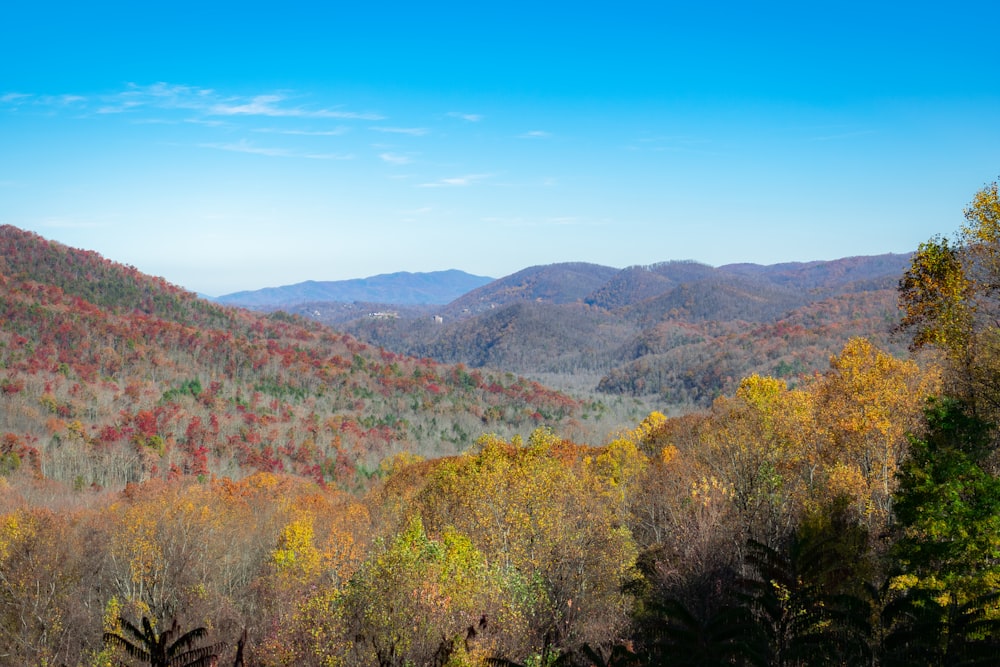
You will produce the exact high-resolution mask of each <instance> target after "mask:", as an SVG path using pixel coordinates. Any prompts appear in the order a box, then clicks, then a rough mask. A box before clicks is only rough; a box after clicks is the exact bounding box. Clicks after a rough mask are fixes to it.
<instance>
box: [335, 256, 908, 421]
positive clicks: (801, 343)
mask: <svg viewBox="0 0 1000 667" xmlns="http://www.w3.org/2000/svg"><path fill="white" fill-rule="evenodd" d="M908 265H909V256H908V255H892V254H890V255H880V256H874V257H851V258H844V259H840V260H834V261H828V262H803V263H786V264H777V265H773V266H760V265H754V264H732V265H726V266H722V267H718V268H713V267H710V266H707V265H704V264H698V263H695V262H663V263H660V264H654V265H651V266H645V267H629V268H626V269H622V270H617V269H612V268H610V267H603V266H599V265H593V264H554V265H551V266H542V267H532V268H529V269H525V270H524V271H520V272H518V273H515V274H513V275H511V276H508V277H506V278H501V279H500V280H497V281H494V282H493V283H490V284H488V285H485V286H483V287H480V288H478V289H476V290H474V291H472V292H470V293H469V294H466V295H464V296H463V297H461V298H459V299H457V300H456V301H454V302H452V303H450V304H448V305H446V306H443V307H441V308H440V309H437V310H435V309H428V310H425V311H422V312H419V313H411V314H407V315H404V314H403V313H399V317H398V318H393V319H374V318H370V317H364V318H359V319H355V320H353V321H349V320H348V319H346V318H342V319H340V320H339V321H337V326H338V327H340V328H342V330H344V331H347V332H350V333H351V334H352V335H354V336H357V337H358V338H359V339H361V340H365V341H368V342H370V343H372V344H375V345H379V346H382V347H385V348H386V349H391V350H394V351H396V352H399V353H406V354H413V355H417V356H422V357H429V358H432V359H435V360H438V361H447V362H450V363H455V362H461V363H465V364H467V365H469V366H473V367H491V368H498V369H502V370H506V371H510V372H515V373H524V374H528V375H537V376H542V375H544V376H545V377H546V380H547V382H549V383H556V384H559V385H560V386H564V387H574V388H579V387H580V380H579V378H581V377H588V378H589V377H592V376H596V377H597V378H598V380H597V381H595V382H596V389H598V390H599V391H602V392H605V393H624V394H628V395H635V396H640V395H648V396H657V397H659V400H661V401H666V402H669V403H671V404H673V405H675V406H681V405H691V404H695V405H705V404H707V403H708V402H709V401H711V400H712V398H714V397H715V396H718V395H720V394H722V393H725V392H727V391H731V390H732V389H733V388H734V386H735V382H737V381H738V379H739V378H741V377H744V376H746V375H748V374H750V373H754V372H757V373H763V374H768V375H776V376H778V377H782V378H785V379H787V380H790V381H793V382H794V380H795V379H796V378H797V377H798V376H800V375H802V374H809V373H813V372H816V371H821V370H824V369H825V368H826V366H827V363H828V360H829V357H830V355H832V354H834V353H835V352H837V351H838V350H839V349H840V348H841V347H843V345H844V343H846V341H847V340H848V339H850V338H852V337H855V336H865V337H868V338H870V339H872V340H873V341H874V342H875V343H876V344H878V345H879V346H881V347H882V348H883V349H887V350H894V351H896V352H898V353H902V352H903V351H904V349H905V347H906V343H907V341H906V340H904V339H902V338H898V337H895V336H894V335H893V334H892V329H893V327H894V325H895V323H896V321H897V319H898V312H897V308H896V284H897V283H898V280H899V277H900V276H901V275H902V273H903V271H904V270H905V269H906V267H907V266H908ZM316 312H318V311H316ZM320 319H323V318H322V317H320Z"/></svg>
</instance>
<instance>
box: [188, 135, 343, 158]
mask: <svg viewBox="0 0 1000 667" xmlns="http://www.w3.org/2000/svg"><path fill="white" fill-rule="evenodd" d="M198 146H199V147H200V148H212V149H215V150H220V151H230V152H233V153H249V154H251V155H265V156H267V157H292V158H306V159H309V160H352V159H354V156H353V155H351V154H339V153H307V152H302V151H293V150H289V149H287V148H270V147H266V146H255V145H254V144H252V143H250V142H249V141H247V140H246V139H240V140H239V141H237V142H235V143H204V144H198Z"/></svg>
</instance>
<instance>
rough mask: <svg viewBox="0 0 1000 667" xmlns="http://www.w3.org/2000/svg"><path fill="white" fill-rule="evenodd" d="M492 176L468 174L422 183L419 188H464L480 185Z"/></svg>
mask: <svg viewBox="0 0 1000 667" xmlns="http://www.w3.org/2000/svg"><path fill="white" fill-rule="evenodd" d="M490 176H491V174H467V175H465V176H454V177H452V178H442V179H441V180H439V181H434V182H432V183H421V184H419V185H418V186H417V187H418V188H462V187H465V186H468V185H472V184H473V183H478V182H480V181H482V180H483V179H486V178H489V177H490Z"/></svg>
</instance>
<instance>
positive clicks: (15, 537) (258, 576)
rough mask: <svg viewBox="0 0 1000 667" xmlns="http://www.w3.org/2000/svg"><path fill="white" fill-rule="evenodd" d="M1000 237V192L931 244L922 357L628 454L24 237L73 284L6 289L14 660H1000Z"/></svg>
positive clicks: (838, 298)
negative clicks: (99, 285) (89, 281)
mask: <svg viewBox="0 0 1000 667" xmlns="http://www.w3.org/2000/svg"><path fill="white" fill-rule="evenodd" d="M998 222H1000V197H998V194H997V188H996V186H995V185H994V186H992V187H991V188H986V189H985V190H983V191H982V192H980V193H979V194H978V195H977V197H976V199H975V200H974V201H973V204H972V206H971V207H970V210H969V212H968V213H967V225H966V226H965V227H963V228H962V230H960V232H959V233H958V234H957V235H956V237H955V239H954V240H948V239H944V238H941V237H937V238H935V239H932V240H930V241H928V242H927V243H925V244H922V245H921V247H920V248H919V249H918V251H917V252H916V253H915V254H914V256H913V257H912V259H911V261H910V263H909V265H908V266H907V268H906V269H905V271H904V272H903V277H902V280H901V281H900V284H899V290H898V293H897V297H898V304H899V306H900V311H901V312H902V315H903V317H902V320H901V322H900V324H901V326H902V327H903V328H904V329H905V330H906V331H907V332H909V334H910V336H911V338H912V341H913V345H912V349H911V350H909V351H907V352H906V353H903V354H898V355H894V354H891V353H889V352H888V351H887V350H885V349H881V348H880V346H878V345H876V344H875V343H873V342H872V341H871V340H868V339H866V338H860V337H854V338H850V339H849V340H848V341H847V342H846V343H845V344H844V345H843V346H841V348H839V349H838V350H837V352H836V354H834V355H833V356H832V357H831V358H830V359H829V360H828V362H827V364H826V365H825V367H824V368H823V370H822V371H821V372H818V373H815V374H810V375H803V376H800V377H798V378H797V381H796V383H795V384H794V386H793V385H791V384H789V383H788V382H786V381H785V380H784V379H782V378H778V377H773V376H769V375H765V374H751V375H748V376H745V377H741V378H739V379H738V380H736V381H735V383H736V388H735V390H734V391H733V392H731V393H726V394H724V395H721V396H718V397H716V398H715V399H714V400H712V401H711V402H710V404H709V406H708V407H707V408H705V409H703V410H698V411H691V412H689V413H687V414H683V415H679V416H674V417H669V418H668V417H666V416H665V415H664V414H662V413H661V412H659V411H654V412H652V413H650V414H648V415H647V416H645V418H643V419H641V420H636V422H635V423H634V424H632V425H631V426H630V427H629V428H627V429H623V430H621V431H620V432H616V433H614V434H611V435H609V436H608V437H606V438H600V439H597V438H594V437H592V436H588V435H585V431H584V430H583V429H582V427H581V424H583V422H584V421H585V415H586V414H587V413H588V412H591V411H593V410H594V409H595V406H593V405H581V404H580V403H578V402H576V401H573V400H572V399H570V398H568V397H566V396H564V395H562V394H559V393H556V392H551V391H548V390H545V389H544V388H542V387H541V386H539V385H536V384H533V383H531V382H528V381H525V380H518V379H517V378H515V377H513V376H503V377H496V376H492V375H489V374H486V373H478V372H476V371H469V370H467V369H466V368H464V367H459V366H442V365H437V364H435V363H433V362H429V361H417V360H413V359H409V358H405V357H402V356H399V355H395V354H393V353H388V352H380V351H378V350H375V349H373V348H369V347H367V346H365V345H362V344H360V343H358V342H357V341H356V340H354V339H353V338H350V337H346V336H343V335H341V334H334V333H332V332H330V331H328V330H326V329H324V328H322V327H321V326H319V325H317V324H314V323H308V322H303V321H299V320H297V319H295V318H291V317H290V316H287V315H278V316H269V317H264V316H258V315H253V314H250V313H247V312H244V311H236V310H228V309H223V308H219V307H217V306H212V305H210V304H205V303H204V302H200V301H197V300H196V299H195V298H194V297H193V295H190V294H186V293H184V292H182V291H180V290H177V289H176V288H173V287H171V286H169V285H165V284H163V283H162V281H157V280H154V279H149V278H147V277H145V276H141V275H139V274H138V273H136V272H134V271H133V270H129V269H123V268H121V267H116V266H115V265H113V264H112V263H110V262H107V261H106V260H103V259H101V258H100V257H97V256H96V255H93V254H91V253H79V252H78V251H73V250H70V249H68V248H65V247H63V246H60V245H58V244H53V243H50V242H47V241H44V240H43V239H40V238H38V237H36V236H34V235H30V234H25V233H24V232H20V231H18V230H15V229H12V228H3V229H2V230H0V237H2V238H3V239H4V241H3V242H4V243H5V244H7V247H9V248H24V249H25V253H26V254H27V253H31V254H32V257H34V261H36V262H43V263H46V264H49V265H55V266H62V267H63V268H62V269H61V270H54V269H51V268H50V267H46V268H44V269H41V273H33V272H32V271H33V270H32V268H31V267H30V266H27V265H25V266H22V264H23V263H24V262H26V261H27V260H23V259H22V256H21V255H20V254H19V253H17V254H15V255H11V256H9V257H7V260H8V261H7V262H6V264H5V265H4V267H3V269H4V271H3V275H2V279H0V297H2V298H0V307H2V309H3V310H2V314H3V320H2V322H3V331H2V334H0V344H2V347H0V360H2V368H0V377H2V379H0V409H2V411H0V418H2V420H3V422H2V425H0V665H12V666H13V665H67V666H71V667H73V666H75V667H108V666H109V665H111V666H113V665H126V666H128V667H138V666H139V665H149V666H150V667H157V666H159V665H163V664H171V665H176V664H182V665H187V667H201V666H203V665H233V666H234V667H248V666H252V667H258V666H259V667H264V666H267V667H277V666H287V667H292V666H309V667H311V666H317V667H320V666H322V667H330V666H343V667H354V666H359V667H368V666H371V667H375V666H378V667H387V666H392V667H406V666H410V665H412V666H421V667H423V666H427V667H446V666H447V667H480V666H481V667H497V666H502V667H509V666H510V665H515V666H517V665H531V666H533V667H542V666H545V667H555V666H556V665H569V666H570V667H594V666H595V665H601V666H608V667H610V666H612V665H614V666H616V667H622V666H625V665H629V666H638V665H643V666H644V665H691V666H695V665H737V666H740V667H748V666H751V665H753V666H760V665H766V666H770V665H774V666H782V667H811V666H813V665H816V666H820V665H873V666H875V667H882V666H885V667H888V666H894V665H922V666H928V667H929V666H936V665H992V664H998V661H1000V608H998V600H1000V587H998V582H1000V520H998V517H1000V478H998V476H997V475H998V472H1000V458H998V451H1000V450H998V442H1000V437H998V431H997V424H998V423H1000V421H998V419H1000V393H998V389H997V385H996V382H995V378H996V376H997V369H1000V342H998V341H1000V331H998V328H997V324H996V322H997V318H996V316H997V313H998V312H1000V288H998V287H997V286H998V285H1000V268H998V267H1000V263H997V262H996V261H995V260H996V258H997V257H1000V235H998V233H997V230H998V229H1000V224H997V223H998ZM826 268H829V267H824V271H825V270H826ZM49 274H53V275H49ZM56 274H57V275H56ZM73 275H77V276H93V277H101V278H100V279H101V280H104V281H105V284H106V285H107V289H108V290H118V291H120V292H121V293H122V294H123V295H125V298H124V299H123V300H122V301H121V302H118V301H116V300H115V299H113V298H110V297H107V298H106V300H105V301H104V302H103V305H98V303H97V302H98V301H100V295H99V294H97V293H94V292H91V294H90V297H91V298H85V297H84V296H82V294H83V293H84V292H85V291H86V290H93V288H92V287H86V286H82V285H79V284H78V281H77V280H75V279H73V278H72V277H70V276H73ZM35 276H39V277H40V276H46V277H47V280H46V281H45V282H42V281H40V280H38V279H36V277H35ZM58 276H62V277H61V278H60V277H58ZM119 282H124V283H125V284H122V285H119V284H118V283H119ZM56 283H58V284H56ZM640 291H641V290H640ZM855 297H857V298H858V299H860V301H858V302H853V301H852V299H853V298H855ZM866 303H867V301H866V300H865V299H864V298H862V297H861V296H859V295H857V294H853V293H851V292H849V291H848V292H847V293H845V294H837V295H833V296H831V297H829V298H827V299H826V300H822V301H820V302H819V303H818V304H817V305H814V306H812V307H810V308H804V309H800V310H798V311H796V312H795V313H794V314H793V315H790V316H788V317H787V318H784V319H782V320H781V321H780V322H779V323H775V322H758V323H755V324H753V325H752V326H759V327H762V328H768V327H770V328H771V329H770V332H771V333H770V337H771V338H773V339H775V340H777V339H778V338H780V337H781V336H782V335H783V333H782V332H784V331H786V330H787V331H792V330H794V328H795V327H797V326H798V327H803V328H804V329H806V330H807V331H808V330H809V327H811V326H815V327H817V328H818V329H821V328H822V326H823V325H825V324H827V323H830V322H834V323H839V322H842V321H843V319H844V317H845V313H854V312H855V311H856V312H857V314H858V315H857V316H858V317H862V316H863V314H864V313H865V312H867V311H866V310H865V308H866V306H864V305H863V304H866ZM538 305H539V304H537V303H535V304H529V303H524V304H521V306H520V307H522V308H525V309H526V312H525V313H524V314H523V315H522V316H521V318H518V321H519V320H520V319H522V318H525V317H531V316H532V315H531V311H530V310H529V309H530V308H534V307H536V306H538ZM562 306H563V307H566V308H573V309H575V310H574V311H571V312H576V313H580V312H590V310H592V309H595V308H596V307H595V306H593V305H588V304H586V303H581V304H575V303H574V304H562ZM161 308H165V310H162V312H161ZM840 309H847V310H846V311H844V310H840ZM498 310H500V309H498ZM597 311H598V312H600V311H601V309H597ZM595 321H598V322H601V321H600V320H595ZM496 323H497V325H498V326H500V325H503V324H504V323H503V321H502V320H497V321H496ZM601 323H602V324H604V322H601ZM663 324H665V323H661V325H663ZM508 325H509V326H515V325H516V324H515V323H514V322H513V321H512V322H511V323H509V324H508ZM214 326H217V327H218V328H213V327H214ZM685 327H687V328H685ZM699 332H700V328H699V327H697V326H696V325H695V324H694V323H690V322H679V321H678V322H670V323H669V326H665V327H661V328H657V329H655V335H650V336H648V337H647V338H644V339H642V341H637V342H636V343H635V344H636V345H641V346H643V347H644V348H647V349H648V350H650V351H651V354H656V355H658V354H669V351H670V350H673V349H675V348H676V345H674V342H675V341H677V340H689V342H691V344H697V341H696V340H695V339H697V337H698V336H699V335H700V333H699ZM744 333H746V332H744ZM748 335H749V334H748ZM803 335H809V334H803ZM725 336H731V339H729V340H731V341H733V342H734V343H733V344H736V345H739V344H740V341H742V340H751V338H747V339H743V338H741V337H740V336H741V332H740V331H739V330H738V329H736V328H734V329H732V330H729V331H720V332H719V335H718V337H717V340H722V339H724V337H725ZM753 340H757V339H756V338H753ZM775 344H776V345H777V346H780V343H777V342H776V343H775ZM720 345H721V344H720ZM195 371H197V373H195ZM390 410H392V411H393V412H389V411H390ZM389 415H392V417H393V418H392V419H390V418H389ZM573 420H576V422H575V423H574V422H573ZM445 425H449V426H445ZM452 425H457V427H456V426H452ZM522 427H524V428H523V429H522ZM456 428H457V430H456ZM505 429H506V430H507V432H506V433H504V432H503V431H504V430H505ZM466 430H468V431H469V432H468V433H466V432H465V431H466ZM458 431H462V434H461V435H459V433H458ZM514 431H517V433H515V432H514ZM418 434H419V435H418ZM434 443H437V444H436V445H435V444H434ZM416 447H420V448H421V449H422V451H423V453H424V456H420V455H417V453H416V452H415V451H414V450H413V448H416ZM376 465H377V473H375V474H371V473H372V472H373V470H374V469H375V466H376ZM166 654H170V655H173V656H174V658H173V659H168V658H167V657H166ZM157 655H159V656H160V657H159V658H158V657H157ZM171 660H172V661H171Z"/></svg>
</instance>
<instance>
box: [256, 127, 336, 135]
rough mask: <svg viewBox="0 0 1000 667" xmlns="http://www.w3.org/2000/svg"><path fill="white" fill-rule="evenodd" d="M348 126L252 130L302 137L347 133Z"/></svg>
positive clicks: (261, 128)
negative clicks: (315, 128) (319, 128)
mask: <svg viewBox="0 0 1000 667" xmlns="http://www.w3.org/2000/svg"><path fill="white" fill-rule="evenodd" d="M350 131H351V130H350V128H349V127H344V126H340V127H335V128H333V129H332V130H282V129H279V128H275V127H259V128H257V129H255V130H254V132H263V133H269V134H290V135H296V136H303V137H337V136H340V135H342V134H347V133H348V132H350Z"/></svg>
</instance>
